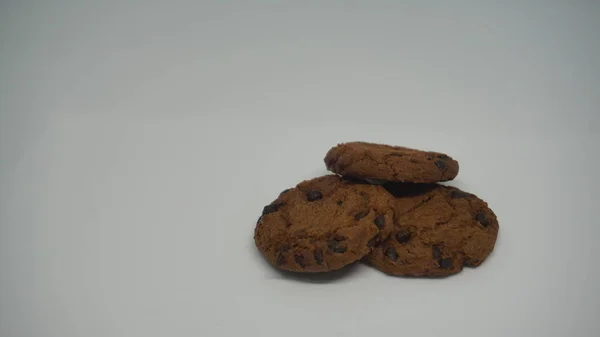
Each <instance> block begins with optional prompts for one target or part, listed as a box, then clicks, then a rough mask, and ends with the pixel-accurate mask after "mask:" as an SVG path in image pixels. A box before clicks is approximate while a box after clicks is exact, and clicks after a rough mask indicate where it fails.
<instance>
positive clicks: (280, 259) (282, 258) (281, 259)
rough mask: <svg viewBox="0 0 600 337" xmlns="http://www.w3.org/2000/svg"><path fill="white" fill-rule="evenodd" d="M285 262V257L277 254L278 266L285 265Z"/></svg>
mask: <svg viewBox="0 0 600 337" xmlns="http://www.w3.org/2000/svg"><path fill="white" fill-rule="evenodd" d="M285 262H286V261H285V256H283V255H282V254H281V253H279V254H277V261H276V263H277V265H279V266H281V265H282V264H284V263H285Z"/></svg>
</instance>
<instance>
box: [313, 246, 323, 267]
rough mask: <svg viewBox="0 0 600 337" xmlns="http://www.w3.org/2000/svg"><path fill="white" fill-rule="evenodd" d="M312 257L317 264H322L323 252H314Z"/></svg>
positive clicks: (318, 250) (319, 250)
mask: <svg viewBox="0 0 600 337" xmlns="http://www.w3.org/2000/svg"><path fill="white" fill-rule="evenodd" d="M314 257H315V261H317V264H323V250H321V248H318V249H317V250H315V253H314Z"/></svg>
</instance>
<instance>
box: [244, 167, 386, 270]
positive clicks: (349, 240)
mask: <svg viewBox="0 0 600 337" xmlns="http://www.w3.org/2000/svg"><path fill="white" fill-rule="evenodd" d="M392 202H393V197H392V196H391V195H390V194H389V193H388V192H387V191H386V190H385V189H384V188H383V187H381V186H374V185H368V184H361V183H357V182H353V181H349V180H346V179H343V178H341V177H339V176H336V175H328V176H323V177H320V178H316V179H312V180H307V181H303V182H301V183H300V184H298V185H297V186H296V187H295V188H292V189H289V190H285V191H283V192H282V193H281V194H280V195H279V197H278V198H277V199H275V201H273V202H272V203H271V204H269V205H267V206H265V208H264V209H263V212H262V216H261V217H260V218H259V219H258V223H257V224H256V229H255V231H254V241H255V243H256V246H257V247H258V249H259V250H260V252H261V253H262V254H263V255H264V256H265V258H266V259H267V260H268V261H269V262H270V263H271V264H273V265H274V266H276V267H277V268H280V269H283V270H288V271H298V272H324V271H329V270H336V269H340V268H342V267H343V266H345V265H347V264H350V263H352V262H355V261H357V260H360V259H361V258H362V257H364V256H365V255H367V254H368V253H369V252H371V250H372V249H373V247H374V246H375V245H376V244H378V243H380V242H381V241H383V240H384V239H386V238H387V237H388V236H389V234H390V232H391V230H392V227H393V207H392Z"/></svg>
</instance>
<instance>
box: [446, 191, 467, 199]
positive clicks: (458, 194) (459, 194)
mask: <svg viewBox="0 0 600 337" xmlns="http://www.w3.org/2000/svg"><path fill="white" fill-rule="evenodd" d="M469 195H470V194H469V193H467V192H463V191H456V190H454V191H452V193H451V194H450V198H452V199H462V198H467V197H469Z"/></svg>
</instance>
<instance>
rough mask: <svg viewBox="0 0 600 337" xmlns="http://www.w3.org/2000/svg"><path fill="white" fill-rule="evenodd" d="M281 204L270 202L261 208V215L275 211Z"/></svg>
mask: <svg viewBox="0 0 600 337" xmlns="http://www.w3.org/2000/svg"><path fill="white" fill-rule="evenodd" d="M282 205H283V204H282V203H281V204H270V205H267V206H265V207H264V208H263V211H262V215H265V214H270V213H274V212H277V211H278V210H279V207H281V206H282Z"/></svg>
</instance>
